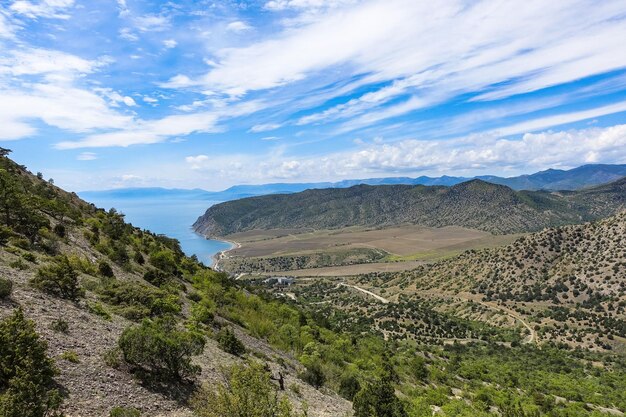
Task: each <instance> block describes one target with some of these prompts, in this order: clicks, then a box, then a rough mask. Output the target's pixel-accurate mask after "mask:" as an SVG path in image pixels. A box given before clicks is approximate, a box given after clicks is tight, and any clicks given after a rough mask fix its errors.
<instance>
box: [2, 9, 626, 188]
mask: <svg viewBox="0 0 626 417" xmlns="http://www.w3.org/2000/svg"><path fill="white" fill-rule="evenodd" d="M625 42H626V0H617V1H612V0H603V1H601V2H598V1H569V0H562V1H552V2H547V1H544V0H541V1H536V0H525V1H521V0H520V1H516V0H514V1H511V0H483V1H481V0H475V1H457V0H446V1H445V2H438V1H432V0H429V1H422V0H369V1H358V0H257V1H229V0H224V1H205V0H193V1H192V0H181V1H155V0H154V1H148V0H117V1H116V0H0V147H4V148H9V149H12V150H13V154H12V156H13V158H14V159H15V160H16V161H18V162H19V163H21V164H24V165H26V166H27V167H28V168H29V169H30V170H31V171H33V172H42V173H43V174H44V175H45V177H46V178H54V180H55V183H56V184H57V185H60V186H62V187H64V188H66V189H68V190H72V191H84V190H101V189H110V188H120V187H152V186H161V187H168V188H196V187H197V188H204V189H207V190H220V189H224V188H227V187H228V186H231V185H234V184H261V183H269V182H309V181H336V180H341V179H350V178H372V177H394V176H419V175H431V176H439V175H444V174H445V175H464V176H470V175H483V174H494V175H504V176H513V175H519V174H521V173H531V172H536V171H539V170H543V169H547V168H561V169H567V168H573V167H576V166H579V165H583V164H588V163H626V43H625Z"/></svg>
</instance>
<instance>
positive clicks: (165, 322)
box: [119, 317, 205, 381]
mask: <svg viewBox="0 0 626 417" xmlns="http://www.w3.org/2000/svg"><path fill="white" fill-rule="evenodd" d="M204 343H205V341H204V338H203V337H202V336H201V335H199V334H195V333H192V332H190V331H186V330H180V329H178V328H177V327H176V321H175V320H174V319H173V318H171V317H165V318H159V319H154V320H148V319H145V320H143V321H142V322H141V324H140V325H139V326H133V327H129V328H127V329H126V330H124V332H123V333H122V335H121V336H120V340H119V347H120V350H121V352H122V355H123V358H124V360H125V361H126V363H128V364H129V365H131V366H133V367H134V368H135V369H136V370H137V371H140V373H142V374H145V375H148V376H150V377H153V378H157V379H162V380H164V381H176V380H181V379H183V378H187V377H192V376H194V375H196V374H198V373H199V372H200V368H199V367H198V366H197V365H193V364H192V363H191V357H192V356H194V355H198V354H199V353H201V352H202V350H203V349H204Z"/></svg>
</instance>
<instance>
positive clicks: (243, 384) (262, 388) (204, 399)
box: [191, 363, 306, 417]
mask: <svg viewBox="0 0 626 417" xmlns="http://www.w3.org/2000/svg"><path fill="white" fill-rule="evenodd" d="M224 379H225V380H226V384H224V385H220V386H219V387H218V389H217V392H216V391H215V390H214V388H213V387H208V386H203V387H202V388H201V389H200V390H199V391H198V392H197V393H196V395H195V396H194V397H193V399H192V401H191V403H192V407H193V409H194V411H195V412H196V415H198V416H199V417H240V416H246V417H247V416H251V417H252V416H254V417H300V416H301V417H304V416H306V412H304V413H302V414H300V413H297V412H295V411H294V410H293V406H292V405H291V403H290V402H289V400H288V399H287V397H285V396H282V395H280V396H279V394H278V392H277V389H276V386H275V385H274V384H272V382H271V380H270V374H269V372H267V370H265V369H264V367H263V365H261V364H259V363H250V364H248V365H239V364H237V365H233V366H231V367H230V368H228V369H226V370H225V371H224Z"/></svg>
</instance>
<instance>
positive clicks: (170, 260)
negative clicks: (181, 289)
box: [150, 250, 178, 275]
mask: <svg viewBox="0 0 626 417" xmlns="http://www.w3.org/2000/svg"><path fill="white" fill-rule="evenodd" d="M150 264H151V265H152V266H154V267H155V268H158V269H160V270H161V271H163V272H165V273H166V274H170V275H177V274H178V266H177V264H176V258H175V257H174V254H173V253H172V252H171V251H168V250H161V251H159V252H155V253H153V254H151V255H150Z"/></svg>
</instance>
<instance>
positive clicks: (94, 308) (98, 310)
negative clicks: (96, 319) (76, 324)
mask: <svg viewBox="0 0 626 417" xmlns="http://www.w3.org/2000/svg"><path fill="white" fill-rule="evenodd" d="M87 309H88V310H89V311H90V312H91V313H93V314H95V315H96V316H100V317H102V318H103V319H104V320H107V321H109V320H111V313H109V312H108V311H107V310H106V308H104V306H103V305H102V304H100V303H88V304H87Z"/></svg>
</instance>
